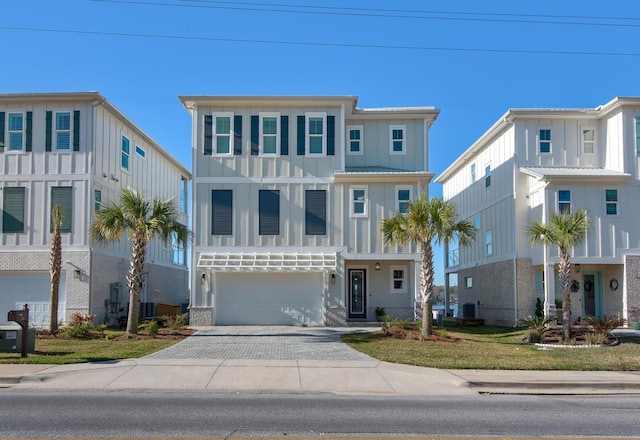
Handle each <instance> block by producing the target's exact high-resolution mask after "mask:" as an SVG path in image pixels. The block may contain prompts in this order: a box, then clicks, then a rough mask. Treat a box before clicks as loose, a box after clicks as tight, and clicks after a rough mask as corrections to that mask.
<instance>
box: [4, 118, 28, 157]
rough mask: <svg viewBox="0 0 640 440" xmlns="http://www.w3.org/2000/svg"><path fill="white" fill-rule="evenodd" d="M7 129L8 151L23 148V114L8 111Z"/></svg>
mask: <svg viewBox="0 0 640 440" xmlns="http://www.w3.org/2000/svg"><path fill="white" fill-rule="evenodd" d="M7 122H8V126H7V128H8V130H7V132H8V133H7V134H8V135H9V151H23V150H24V141H25V136H24V125H25V124H24V114H23V113H9V114H8V121H7Z"/></svg>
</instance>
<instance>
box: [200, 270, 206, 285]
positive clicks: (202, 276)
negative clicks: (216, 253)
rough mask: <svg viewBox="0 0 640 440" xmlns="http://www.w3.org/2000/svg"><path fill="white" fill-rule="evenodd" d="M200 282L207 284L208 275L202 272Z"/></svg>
mask: <svg viewBox="0 0 640 440" xmlns="http://www.w3.org/2000/svg"><path fill="white" fill-rule="evenodd" d="M200 282H201V283H202V284H204V283H206V282H207V274H206V273H204V272H202V275H200Z"/></svg>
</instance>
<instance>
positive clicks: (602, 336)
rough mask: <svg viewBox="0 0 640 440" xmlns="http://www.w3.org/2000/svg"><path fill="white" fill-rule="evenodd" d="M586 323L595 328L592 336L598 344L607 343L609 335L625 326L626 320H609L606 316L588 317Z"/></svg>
mask: <svg viewBox="0 0 640 440" xmlns="http://www.w3.org/2000/svg"><path fill="white" fill-rule="evenodd" d="M585 321H586V322H587V324H589V325H590V326H591V327H593V333H592V335H593V337H594V339H593V340H595V341H596V342H595V343H596V344H604V343H606V341H607V336H608V335H609V333H611V332H612V331H613V330H615V329H617V328H618V327H622V326H623V325H624V319H622V318H618V317H617V316H610V317H609V318H607V317H606V316H604V317H600V316H598V317H593V316H587V317H586V318H585Z"/></svg>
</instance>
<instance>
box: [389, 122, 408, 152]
mask: <svg viewBox="0 0 640 440" xmlns="http://www.w3.org/2000/svg"><path fill="white" fill-rule="evenodd" d="M406 131H407V129H406V127H405V126H404V125H392V126H390V127H389V154H391V155H397V154H406V148H405V147H406Z"/></svg>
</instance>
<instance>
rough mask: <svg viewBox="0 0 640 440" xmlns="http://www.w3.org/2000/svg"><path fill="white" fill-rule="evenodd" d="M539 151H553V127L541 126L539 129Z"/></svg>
mask: <svg viewBox="0 0 640 440" xmlns="http://www.w3.org/2000/svg"><path fill="white" fill-rule="evenodd" d="M538 151H539V152H540V153H551V129H550V128H541V129H540V130H539V131H538Z"/></svg>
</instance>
